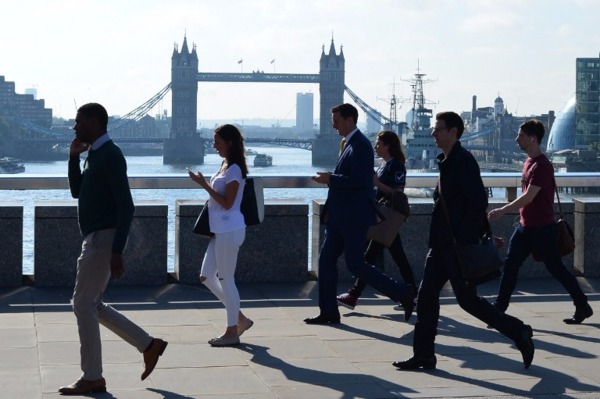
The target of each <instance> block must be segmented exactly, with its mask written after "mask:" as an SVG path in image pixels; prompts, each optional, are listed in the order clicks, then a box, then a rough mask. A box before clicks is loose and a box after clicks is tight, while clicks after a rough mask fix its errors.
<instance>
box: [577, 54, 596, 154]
mask: <svg viewBox="0 0 600 399" xmlns="http://www.w3.org/2000/svg"><path fill="white" fill-rule="evenodd" d="M575 76H576V77H575V83H576V85H575V101H576V105H575V148H577V149H587V148H589V145H590V144H591V143H594V142H600V58H577V62H576V75H575Z"/></svg>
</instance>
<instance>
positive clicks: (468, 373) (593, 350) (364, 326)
mask: <svg viewBox="0 0 600 399" xmlns="http://www.w3.org/2000/svg"><path fill="white" fill-rule="evenodd" d="M579 281H580V284H581V285H582V287H584V289H585V291H586V292H588V293H589V294H590V300H591V304H592V307H593V308H594V309H595V310H596V314H595V315H594V316H593V317H592V318H591V319H588V320H587V322H586V323H585V324H582V325H576V326H567V325H565V324H563V322H562V319H563V318H565V317H569V316H570V315H571V314H572V313H573V306H572V304H571V301H570V299H569V298H568V296H566V295H565V294H564V291H563V290H562V288H561V287H560V286H559V284H558V283H556V282H555V281H554V280H542V281H540V280H522V281H520V282H519V285H518V287H517V288H518V290H519V291H518V293H517V294H516V295H515V297H514V298H513V303H512V304H511V307H510V308H509V312H510V313H511V314H513V315H515V316H518V317H520V318H522V319H523V320H524V321H525V322H526V323H528V324H531V325H532V326H533V329H534V342H535V345H536V353H535V358H534V361H533V364H532V366H531V367H530V368H529V369H528V370H525V369H524V368H523V364H522V361H521V355H520V353H519V352H518V351H517V349H516V348H515V347H514V346H513V345H512V343H511V342H509V341H508V340H507V339H505V338H504V337H503V336H501V335H500V334H499V333H497V332H496V331H495V330H490V329H487V328H486V326H485V325H482V323H481V322H479V321H478V320H476V319H474V318H473V317H471V316H470V315H468V314H467V313H465V312H464V311H462V310H461V309H460V308H459V307H458V305H456V302H455V300H454V299H453V298H452V297H451V295H449V294H450V293H449V292H443V296H444V299H443V301H442V309H441V319H440V324H439V335H438V339H437V346H436V350H437V353H438V369H437V370H433V371H428V372H406V371H398V370H396V369H395V368H394V367H393V366H392V365H391V363H392V361H395V360H399V359H403V358H407V357H409V356H410V355H411V342H412V331H413V323H414V320H415V317H414V316H413V318H412V320H411V322H410V323H405V322H404V321H403V316H402V313H401V312H397V311H394V310H393V308H392V303H391V302H390V301H389V300H387V299H383V298H380V297H379V296H377V295H375V294H374V293H373V292H372V291H369V292H367V293H366V295H365V297H364V298H362V299H361V300H360V301H359V306H358V307H357V308H356V310H355V311H349V310H347V309H342V308H341V312H342V316H343V317H342V323H343V324H341V325H339V326H337V327H330V326H308V325H305V324H304V323H303V322H302V319H303V318H304V317H307V316H311V315H315V314H316V312H317V307H316V297H317V292H316V291H317V290H316V285H315V283H314V282H308V283H305V284H269V285H267V284H255V285H247V286H242V287H240V288H241V289H240V291H241V296H242V299H243V303H242V306H243V309H244V311H245V312H246V313H247V315H248V316H249V317H251V318H252V319H253V320H254V322H255V324H254V327H253V328H252V329H250V330H249V331H247V332H246V334H244V336H243V337H242V341H243V342H242V344H241V345H240V346H239V347H237V348H212V347H210V346H209V345H208V344H207V343H206V341H207V340H208V339H209V338H212V337H214V336H215V335H217V334H219V333H221V332H222V331H223V330H224V319H225V311H224V310H223V308H222V307H221V305H220V304H219V303H217V302H216V301H215V300H214V298H213V296H212V294H210V293H209V292H208V291H205V290H204V289H202V288H200V287H190V286H181V285H167V286H161V287H136V288H131V287H111V288H110V289H109V290H108V292H107V295H106V298H105V299H106V300H107V302H111V303H113V304H114V305H115V306H116V307H117V308H118V309H120V310H121V311H123V312H124V313H125V314H126V315H127V316H129V317H130V318H131V319H133V320H134V321H136V322H138V323H139V324H140V325H142V326H144V327H145V328H147V329H148V331H149V332H150V333H151V334H152V335H155V336H157V337H162V338H164V339H166V340H168V341H169V346H168V348H167V351H166V352H165V354H164V356H163V357H162V358H161V359H160V361H159V363H158V366H157V368H156V370H155V371H154V373H153V374H152V375H151V376H150V377H149V378H148V379H147V380H146V381H144V382H142V381H140V374H141V371H142V361H141V355H140V354H139V353H137V351H136V350H135V349H133V348H132V347H130V346H129V345H127V344H126V343H124V342H123V341H121V340H119V339H118V338H117V337H116V336H115V335H113V334H112V333H110V332H109V331H108V330H106V329H104V328H103V330H102V334H103V349H104V376H105V378H106V380H107V387H108V390H109V392H107V393H105V394H98V395H94V397H98V398H119V399H121V398H125V399H127V398H135V399H146V398H147V399H150V398H174V399H184V398H242V399H251V398H257V399H259V398H260V399H263V398H265V399H269V398H286V399H287V398H318V399H327V398H344V399H346V398H400V397H407V398H413V397H414V398H439V397H447V398H458V397H471V398H473V397H486V398H493V397H496V398H506V397H535V398H557V397H564V398H596V397H600V372H599V369H600V361H599V359H598V357H599V356H600V345H599V343H600V334H599V328H600V321H599V320H600V294H599V292H600V280H592V281H588V280H585V279H580V280H579ZM497 283H498V282H497V281H496V282H491V283H488V284H486V285H484V286H482V287H481V289H480V293H481V294H483V295H486V296H487V295H493V294H494V293H495V290H496V288H497ZM341 288H342V289H343V288H347V286H343V287H341ZM70 296H71V289H70V288H60V289H54V288H35V287H22V288H18V289H6V288H4V289H0V398H7V399H8V398H10V399H17V398H25V399H37V398H56V397H59V395H58V393H56V391H57V388H58V387H59V386H60V385H64V384H68V383H71V382H73V381H74V380H75V379H77V377H78V376H79V375H80V369H79V365H78V362H79V354H78V353H79V349H78V346H79V344H78V338H77V327H76V324H75V317H74V315H73V313H72V312H71V308H70V306H69V299H70Z"/></svg>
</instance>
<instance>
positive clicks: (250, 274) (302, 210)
mask: <svg viewBox="0 0 600 399" xmlns="http://www.w3.org/2000/svg"><path fill="white" fill-rule="evenodd" d="M205 201H206V200H203V201H199V200H178V201H176V205H175V208H176V209H175V278H176V279H177V280H178V281H179V282H181V283H184V284H194V285H199V284H200V283H199V278H198V276H199V273H200V268H201V266H202V259H203V258H204V253H205V252H206V248H207V246H208V242H209V239H208V238H205V237H202V236H198V235H196V234H194V233H193V232H192V229H193V226H194V223H195V221H196V218H197V216H198V214H199V213H200V209H201V208H202V205H203V204H204V202H205ZM307 249H308V205H307V204H305V203H303V202H302V201H300V200H270V201H269V202H268V203H267V204H266V205H265V220H264V221H263V222H262V223H261V224H259V225H257V226H250V227H248V228H247V229H246V239H245V241H244V244H243V245H242V247H241V248H240V252H239V255H238V263H237V269H236V274H235V276H236V281H237V282H240V283H249V282H294V281H306V280H307V279H308V274H307V265H308V251H307Z"/></svg>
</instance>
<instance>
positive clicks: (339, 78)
mask: <svg viewBox="0 0 600 399" xmlns="http://www.w3.org/2000/svg"><path fill="white" fill-rule="evenodd" d="M345 64H346V60H345V57H344V53H343V48H342V47H340V51H339V53H338V52H337V51H336V48H335V44H334V41H333V39H332V40H331V45H330V47H329V52H328V53H326V52H325V46H323V48H322V51H321V57H320V59H319V73H315V74H306V73H264V72H262V71H255V72H251V73H225V72H200V71H199V69H198V54H197V53H196V46H195V45H194V46H193V47H192V50H191V51H190V49H189V47H188V44H187V37H184V39H183V44H182V47H181V50H179V49H178V47H177V44H176V45H175V48H174V49H173V53H172V56H171V82H170V83H169V84H167V85H166V86H165V87H163V88H162V89H161V90H160V91H159V92H158V93H157V94H155V95H154V96H153V97H152V98H150V99H149V100H147V101H146V102H145V103H144V104H142V105H141V106H139V107H137V108H136V109H135V110H133V111H131V112H129V113H128V114H126V115H124V116H123V117H121V118H119V119H117V120H111V123H110V124H109V131H111V133H112V135H113V138H115V141H116V142H121V143H127V142H129V143H160V142H162V143H163V162H164V163H166V164H171V163H173V164H181V163H189V162H198V160H201V162H203V160H204V153H205V149H206V148H209V147H210V146H212V140H207V139H205V138H203V137H201V136H200V135H199V133H198V131H197V120H198V83H199V82H231V83H251V82H252V83H313V84H318V85H319V99H320V100H319V101H320V103H319V104H320V106H319V120H320V124H319V134H318V135H317V137H316V138H315V139H312V140H295V139H278V138H273V139H252V138H246V141H247V142H262V143H270V144H276V145H283V146H290V147H296V148H303V149H307V150H311V151H312V164H313V165H315V166H331V165H333V164H334V163H335V161H336V159H337V155H338V150H339V139H338V136H337V133H336V132H335V131H334V130H333V127H332V126H331V108H333V107H334V106H336V105H338V104H341V103H343V102H344V92H346V93H348V95H349V96H350V97H351V98H352V100H353V101H354V102H355V103H356V104H357V105H358V106H359V107H360V108H361V109H362V110H363V111H364V112H365V114H367V115H369V116H371V117H372V118H374V119H375V120H379V121H380V122H382V123H387V124H391V125H393V124H394V123H396V121H392V120H390V119H389V118H386V117H385V116H384V115H382V114H381V113H380V112H379V111H377V110H376V109H375V108H373V107H371V106H369V105H368V104H367V103H366V102H365V101H363V100H362V99H361V98H360V97H359V96H358V95H356V93H354V92H353V91H352V90H350V89H349V88H348V87H347V86H346V84H345ZM169 91H170V92H171V98H172V104H171V105H172V106H171V109H172V111H171V114H172V117H171V127H170V133H169V137H168V138H160V137H154V138H152V137H150V138H148V137H146V138H141V137H140V138H136V137H120V136H119V133H118V131H119V129H122V128H123V127H125V126H127V125H128V124H130V123H132V122H135V121H139V120H141V119H142V118H143V117H144V116H145V115H146V114H147V113H148V112H149V111H150V110H151V109H152V108H153V107H154V106H155V105H156V104H158V102H159V101H161V100H162V99H163V98H164V96H165V95H166V94H167V93H168V92H169ZM201 94H202V93H200V95H201ZM201 111H202V110H200V112H201ZM22 128H23V129H26V130H28V131H35V133H36V134H35V136H36V137H38V138H36V139H31V138H30V139H23V140H21V141H22V142H25V143H26V142H28V141H35V142H44V141H47V142H52V143H59V142H60V143H63V142H70V140H71V138H72V135H64V134H56V133H55V132H52V131H51V130H49V129H43V128H42V130H43V131H42V133H40V129H38V128H36V129H34V128H33V127H32V126H31V124H27V123H25V122H24V123H23V124H22ZM486 134H489V132H486ZM39 137H46V138H39ZM466 138H467V137H465V139H466ZM471 139H475V137H472V138H471ZM465 141H466V140H465ZM467 147H468V145H467ZM478 149H482V150H484V149H485V150H491V151H493V150H497V149H495V148H493V147H488V146H485V148H478Z"/></svg>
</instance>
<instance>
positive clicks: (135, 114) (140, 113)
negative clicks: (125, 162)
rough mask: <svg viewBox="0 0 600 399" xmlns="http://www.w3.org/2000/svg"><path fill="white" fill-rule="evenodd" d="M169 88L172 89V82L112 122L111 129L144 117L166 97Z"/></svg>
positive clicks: (116, 128)
mask: <svg viewBox="0 0 600 399" xmlns="http://www.w3.org/2000/svg"><path fill="white" fill-rule="evenodd" d="M169 90H171V83H169V84H168V85H166V86H165V87H163V88H162V89H161V90H160V91H159V92H158V93H156V94H155V95H154V96H152V98H150V99H149V100H148V101H146V102H145V103H143V104H142V105H140V106H139V107H137V108H136V109H134V110H133V111H131V112H129V113H127V114H125V115H123V116H122V117H120V118H119V119H117V120H115V121H114V122H112V123H111V131H115V130H118V129H120V128H122V127H123V126H125V125H127V124H129V123H131V122H137V121H139V120H140V119H142V118H143V117H144V116H146V114H147V113H148V112H149V111H150V110H151V109H152V108H154V106H155V105H156V104H158V102H159V101H161V100H162V99H163V98H164V97H165V95H166V94H167V93H168V92H169Z"/></svg>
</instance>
